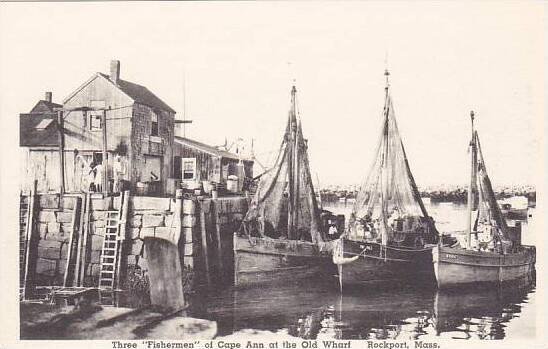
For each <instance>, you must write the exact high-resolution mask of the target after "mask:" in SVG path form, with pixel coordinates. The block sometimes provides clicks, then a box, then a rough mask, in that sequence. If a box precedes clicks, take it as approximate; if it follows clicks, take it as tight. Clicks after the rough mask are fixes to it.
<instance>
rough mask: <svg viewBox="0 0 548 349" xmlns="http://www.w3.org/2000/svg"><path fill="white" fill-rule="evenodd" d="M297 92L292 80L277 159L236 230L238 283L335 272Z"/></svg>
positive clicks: (253, 282) (235, 253)
mask: <svg viewBox="0 0 548 349" xmlns="http://www.w3.org/2000/svg"><path fill="white" fill-rule="evenodd" d="M296 93H297V90H296V88H295V86H293V88H292V90H291V109H290V112H289V118H288V122H287V127H286V131H285V134H284V138H283V141H282V144H281V146H280V150H279V153H278V157H277V160H276V162H275V164H274V166H273V167H272V168H271V169H270V170H268V171H266V172H265V173H264V174H263V175H262V176H261V177H260V182H259V184H258V188H257V192H256V193H255V196H254V197H253V199H252V201H251V204H250V206H249V210H248V212H247V214H246V216H245V218H244V220H243V223H242V228H241V229H240V231H238V232H236V233H234V282H235V285H236V286H243V285H248V284H257V283H265V282H272V281H276V280H294V279H297V278H304V277H306V276H312V275H314V274H317V273H328V274H329V273H331V275H334V274H335V273H336V269H335V268H334V266H333V263H332V262H331V252H332V243H330V242H327V241H326V238H325V232H324V231H323V229H322V224H321V220H320V210H319V207H318V203H317V201H316V195H315V194H314V188H313V185H312V178H311V176H310V168H309V163H308V155H307V142H306V140H305V139H304V137H303V132H302V126H301V121H300V117H299V115H298V113H297V109H296Z"/></svg>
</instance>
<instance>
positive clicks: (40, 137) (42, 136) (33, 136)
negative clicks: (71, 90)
mask: <svg viewBox="0 0 548 349" xmlns="http://www.w3.org/2000/svg"><path fill="white" fill-rule="evenodd" d="M53 104H55V103H53ZM56 117H57V115H56V114H55V113H41V114H36V113H34V114H20V116H19V145H20V146H21V147H58V146H59V138H58V137H59V136H58V133H57V132H58V131H57V121H56ZM50 120H51V121H50ZM39 125H40V128H37V126H39ZM44 126H45V127H44Z"/></svg>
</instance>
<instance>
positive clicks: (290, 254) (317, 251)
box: [234, 233, 337, 286]
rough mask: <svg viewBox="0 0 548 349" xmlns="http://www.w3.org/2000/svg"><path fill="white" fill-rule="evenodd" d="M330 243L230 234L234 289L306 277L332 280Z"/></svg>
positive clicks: (333, 272)
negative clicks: (232, 253)
mask: <svg viewBox="0 0 548 349" xmlns="http://www.w3.org/2000/svg"><path fill="white" fill-rule="evenodd" d="M332 246H333V243H331V242H322V243H318V244H315V243H311V242H307V241H295V240H278V239H271V238H256V237H245V236H238V234H236V233H235V234H234V285H235V286H248V285H257V284H265V283H272V282H278V281H292V280H297V279H304V278H307V277H314V276H322V277H333V276H334V275H336V273H337V269H336V267H335V265H334V264H333V262H332V261H331V253H332V250H333V247H332Z"/></svg>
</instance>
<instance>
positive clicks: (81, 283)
mask: <svg viewBox="0 0 548 349" xmlns="http://www.w3.org/2000/svg"><path fill="white" fill-rule="evenodd" d="M90 212H91V194H90V193H87V194H86V212H85V215H84V230H83V234H82V236H83V237H84V242H83V244H82V258H81V263H82V265H81V266H80V270H79V276H78V281H79V284H78V286H84V281H85V280H84V278H85V276H86V258H87V250H88V235H89V215H90Z"/></svg>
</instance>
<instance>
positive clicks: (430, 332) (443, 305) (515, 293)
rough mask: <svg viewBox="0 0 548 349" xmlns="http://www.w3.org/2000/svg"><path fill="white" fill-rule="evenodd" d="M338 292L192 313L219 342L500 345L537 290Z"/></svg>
mask: <svg viewBox="0 0 548 349" xmlns="http://www.w3.org/2000/svg"><path fill="white" fill-rule="evenodd" d="M333 284H334V283H329V284H325V283H318V282H313V283H310V282H308V283H305V284H303V283H295V284H291V285H276V286H275V287H269V288H250V289H244V290H242V289H239V290H235V289H231V290H228V291H227V290H226V289H224V290H219V291H218V292H211V293H210V295H209V296H203V294H202V296H200V297H199V296H195V297H194V299H193V300H192V303H193V304H194V305H195V306H193V307H192V312H193V315H194V316H199V317H203V318H208V319H212V320H215V321H217V324H218V330H219V336H223V335H228V334H232V333H234V332H238V331H240V330H244V329H254V330H268V331H272V332H276V333H285V334H289V335H292V336H295V337H300V338H303V339H400V340H415V339H428V338H439V337H445V338H453V339H502V338H504V337H505V336H506V328H507V327H508V326H512V319H514V318H516V317H519V316H520V314H521V312H522V307H523V306H525V305H526V304H527V303H529V302H530V297H531V295H532V292H533V291H534V287H535V283H534V280H526V281H522V282H521V283H519V284H513V285H510V286H507V287H504V288H496V289H493V288H486V289H480V290H477V289H459V290H457V291H437V290H435V289H433V288H432V287H417V286H413V287H411V286H405V285H400V286H393V287H390V288H389V289H387V288H384V289H379V288H375V289H373V288H371V289H359V290H353V291H351V292H345V293H344V294H340V293H339V291H338V289H337V288H336V287H334V286H333ZM196 305H197V306H196ZM527 305H528V306H534V305H533V304H527ZM530 320H531V321H530V322H531V326H534V321H535V319H530Z"/></svg>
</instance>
